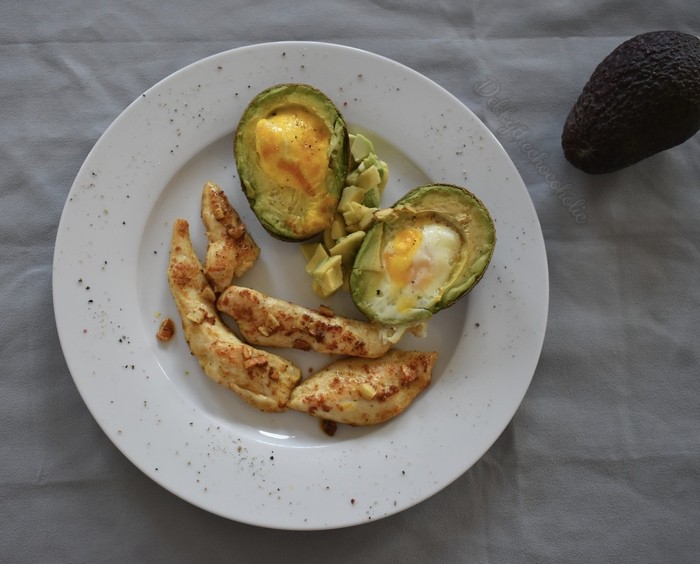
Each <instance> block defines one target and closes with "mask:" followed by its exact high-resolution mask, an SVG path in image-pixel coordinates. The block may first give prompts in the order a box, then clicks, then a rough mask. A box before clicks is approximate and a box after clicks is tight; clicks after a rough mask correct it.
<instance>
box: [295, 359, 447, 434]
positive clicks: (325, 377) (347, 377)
mask: <svg viewBox="0 0 700 564" xmlns="http://www.w3.org/2000/svg"><path fill="white" fill-rule="evenodd" d="M437 357H438V353H436V352H430V353H423V352H417V351H400V350H396V349H393V350H390V351H389V352H388V353H386V354H385V355H384V356H383V357H381V358H377V359H371V360H367V359H361V358H350V359H343V360H338V361H336V362H334V363H332V364H330V365H329V366H327V367H326V368H324V369H323V370H321V371H320V372H317V373H316V374H314V375H313V376H310V377H309V378H308V379H307V380H305V381H304V382H302V383H301V384H299V385H298V386H297V387H296V388H294V390H292V395H291V397H290V399H289V403H288V404H287V406H288V407H289V408H291V409H295V410H297V411H303V412H305V413H308V414H309V415H313V416H314V417H318V418H320V419H325V420H330V421H336V422H337V423H346V424H348V425H373V424H375V423H382V422H383V421H386V420H388V419H391V418H392V417H395V416H397V415H398V414H399V413H401V412H402V411H404V410H405V409H406V408H407V407H408V405H409V404H410V403H411V402H412V401H413V400H414V399H415V398H416V396H417V395H418V394H419V393H420V392H421V391H422V390H423V389H425V388H426V387H427V386H428V384H430V380H431V377H432V369H433V365H434V364H435V361H436V360H437Z"/></svg>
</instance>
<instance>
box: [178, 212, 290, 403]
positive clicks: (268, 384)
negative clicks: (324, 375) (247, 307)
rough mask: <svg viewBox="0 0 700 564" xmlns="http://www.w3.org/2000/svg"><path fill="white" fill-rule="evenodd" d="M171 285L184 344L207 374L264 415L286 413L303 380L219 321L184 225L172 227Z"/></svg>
mask: <svg viewBox="0 0 700 564" xmlns="http://www.w3.org/2000/svg"><path fill="white" fill-rule="evenodd" d="M168 282H169V284H170V290H171V292H172V294H173V297H174V298H175V302H176V304H177V308H178V310H179V312H180V316H181V318H182V328H183V331H184V334H185V339H186V340H187V343H188V345H189V347H190V350H191V351H192V354H193V355H194V356H195V357H197V360H198V361H199V364H200V365H201V366H202V369H203V370H204V372H205V374H206V375H207V376H208V377H209V378H211V379H212V380H214V381H215V382H218V383H219V384H221V385H223V386H226V387H227V388H230V389H231V390H233V391H234V392H236V393H237V394H238V395H239V396H240V397H241V398H243V399H244V400H245V401H246V402H247V403H249V404H250V405H252V406H254V407H257V408H258V409H261V410H262V411H284V410H285V408H286V405H287V401H288V399H289V395H290V393H291V390H292V388H293V387H294V386H295V385H296V384H297V383H298V382H299V380H300V378H301V373H300V371H299V369H298V368H297V367H296V366H294V365H293V364H291V363H290V362H288V361H287V360H285V359H283V358H280V357H278V356H275V355H273V354H270V353H268V352H265V351H260V350H257V349H254V348H253V347H251V346H250V345H247V344H245V343H242V342H241V341H240V340H239V339H238V338H237V337H236V336H235V335H234V334H233V332H232V331H231V329H230V328H229V327H228V326H227V325H226V324H225V323H224V322H223V321H222V320H221V318H220V317H219V314H218V313H217V311H216V308H215V306H214V302H215V299H216V297H215V295H214V291H213V290H212V288H211V286H210V285H209V283H208V282H207V279H206V277H205V276H204V273H203V270H202V265H201V263H200V262H199V259H198V258H197V255H196V254H195V252H194V249H193V248H192V243H191V241H190V235H189V225H188V223H187V221H185V220H184V219H178V220H176V221H175V223H174V225H173V233H172V239H171V244H170V262H169V264H168Z"/></svg>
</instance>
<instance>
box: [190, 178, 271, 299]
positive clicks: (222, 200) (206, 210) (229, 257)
mask: <svg viewBox="0 0 700 564" xmlns="http://www.w3.org/2000/svg"><path fill="white" fill-rule="evenodd" d="M202 221H203V222H204V227H206V230H207V240H208V245H207V254H206V258H205V260H204V274H205V275H206V277H207V278H208V279H209V282H210V283H211V285H212V287H213V288H214V291H215V292H216V293H217V294H218V293H219V292H222V291H223V290H224V289H225V288H226V287H227V286H228V285H229V284H231V281H232V280H233V279H234V278H238V277H240V276H242V275H243V274H244V273H245V272H246V271H247V270H248V269H249V268H250V267H251V266H253V264H254V263H255V261H256V260H257V258H258V256H259V255H260V248H259V247H258V245H257V244H256V243H255V241H254V240H253V238H252V237H251V236H250V233H248V231H247V229H246V226H245V224H244V223H243V222H242V221H241V218H240V217H239V215H238V213H237V212H236V210H235V209H233V206H231V204H230V203H229V201H228V198H227V197H226V194H224V191H223V190H221V188H219V186H217V185H216V184H215V183H214V182H211V181H210V182H207V183H206V184H205V185H204V189H203V190H202Z"/></svg>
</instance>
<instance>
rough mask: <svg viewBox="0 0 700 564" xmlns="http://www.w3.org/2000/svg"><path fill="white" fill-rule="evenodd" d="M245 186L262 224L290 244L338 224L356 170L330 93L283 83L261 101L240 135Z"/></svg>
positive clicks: (238, 153)
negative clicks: (337, 214)
mask: <svg viewBox="0 0 700 564" xmlns="http://www.w3.org/2000/svg"><path fill="white" fill-rule="evenodd" d="M234 156H235V160H236V168H237V170H238V176H239V177H240V180H241V186H242V187H243V191H244V193H245V195H246V197H247V199H248V202H249V203H250V206H251V208H252V210H253V212H254V213H255V215H256V217H257V218H258V219H259V220H260V223H261V224H262V225H263V227H265V229H267V231H269V232H270V233H271V234H272V235H274V236H276V237H278V238H280V239H284V240H289V241H301V240H304V239H309V238H311V237H313V236H314V235H317V234H319V233H321V232H322V231H323V230H324V229H325V228H326V227H328V226H329V225H330V224H331V223H332V222H333V215H334V213H335V209H336V207H337V205H338V201H339V199H340V193H341V191H342V189H343V185H344V182H345V177H346V176H347V173H348V165H349V141H348V131H347V126H346V124H345V121H344V119H343V117H342V115H341V114H340V112H339V111H338V109H337V108H336V107H335V105H334V103H333V102H332V101H331V100H330V99H329V98H328V96H326V95H325V94H324V93H323V92H321V91H320V90H318V89H317V88H314V87H313V86H310V85H308V84H280V85H277V86H273V87H271V88H268V89H266V90H264V91H263V92H261V93H260V94H258V95H257V96H255V98H253V100H252V101H251V102H250V103H249V104H248V107H247V108H246V109H245V111H244V112H243V115H242V117H241V120H240V122H239V124H238V128H237V130H236V135H235V140H234Z"/></svg>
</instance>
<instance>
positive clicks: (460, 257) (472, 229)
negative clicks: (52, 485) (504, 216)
mask: <svg viewBox="0 0 700 564" xmlns="http://www.w3.org/2000/svg"><path fill="white" fill-rule="evenodd" d="M495 243H496V230H495V226H494V223H493V220H492V219H491V215H490V214H489V212H488V210H487V209H486V207H485V206H484V204H483V203H482V202H481V201H480V200H479V199H478V198H477V197H476V196H475V195H474V194H472V193H471V192H469V191H468V190H466V189H465V188H462V187H459V186H454V185H451V184H429V185H427V186H420V187H418V188H416V189H414V190H412V191H411V192H409V193H408V194H406V195H405V196H404V197H403V198H401V199H400V200H399V201H398V202H396V204H394V206H392V207H391V208H388V209H386V210H381V211H379V212H377V213H376V220H375V222H374V224H373V225H372V226H371V227H370V228H369V230H368V232H367V235H366V236H365V238H364V240H363V241H362V244H361V245H360V248H359V250H358V252H357V255H356V257H355V261H354V263H353V267H352V271H351V273H350V281H349V285H350V294H351V296H352V299H353V301H354V302H355V305H356V306H357V308H358V309H359V310H360V311H361V312H362V313H364V314H365V315H366V316H367V317H368V318H369V319H371V320H373V321H376V322H379V323H383V324H386V325H400V324H405V323H412V322H417V321H421V320H424V319H427V318H429V317H431V316H432V315H433V314H434V313H436V312H438V311H440V310H441V309H444V308H446V307H449V306H451V305H452V304H454V303H455V302H456V301H457V300H458V299H459V298H460V297H462V296H464V295H465V294H466V293H467V292H469V291H470V290H471V289H472V288H473V287H474V286H475V285H476V284H477V282H479V280H481V278H482V276H483V275H484V272H485V271H486V268H487V267H488V264H489V262H490V260H491V256H492V255H493V250H494V246H495Z"/></svg>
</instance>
